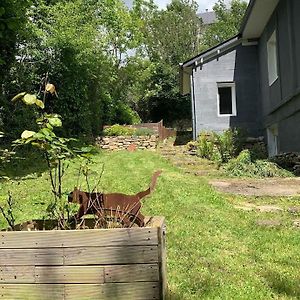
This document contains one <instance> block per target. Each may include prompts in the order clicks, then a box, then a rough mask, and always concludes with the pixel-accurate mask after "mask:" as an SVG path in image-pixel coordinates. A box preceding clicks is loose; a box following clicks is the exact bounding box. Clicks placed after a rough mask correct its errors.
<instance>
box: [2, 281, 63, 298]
mask: <svg viewBox="0 0 300 300" xmlns="http://www.w3.org/2000/svg"><path fill="white" fill-rule="evenodd" d="M64 290H65V288H64V285H63V284H0V298H1V299H5V300H42V299H43V300H56V299H57V300H58V299H61V300H62V299H64Z"/></svg>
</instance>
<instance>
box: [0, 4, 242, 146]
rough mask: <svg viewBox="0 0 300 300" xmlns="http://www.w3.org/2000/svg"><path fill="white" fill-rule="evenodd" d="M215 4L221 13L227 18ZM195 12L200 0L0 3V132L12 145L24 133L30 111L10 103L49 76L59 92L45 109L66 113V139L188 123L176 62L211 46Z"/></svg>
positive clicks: (29, 117) (49, 111) (31, 114)
mask: <svg viewBox="0 0 300 300" xmlns="http://www.w3.org/2000/svg"><path fill="white" fill-rule="evenodd" d="M237 2H239V1H237V0H234V1H233V4H232V6H234V7H235V5H236V3H237ZM218 3H219V4H218V5H219V7H218V6H216V7H215V9H217V8H218V11H220V13H219V14H218V16H219V15H222V14H225V15H226V16H227V15H228V14H227V8H226V7H225V6H224V5H223V4H222V3H223V1H221V0H220V1H219V2H218ZM197 9H198V7H197V3H196V1H194V0H192V1H185V0H173V1H172V2H171V3H170V4H168V5H167V7H166V9H164V10H160V9H159V8H158V7H157V6H156V5H155V4H154V3H153V2H152V1H142V0H134V1H133V5H132V8H131V9H129V8H128V7H126V5H125V4H124V1H122V0H116V1H109V0H104V1H98V0H96V1H85V0H72V1H71V0H55V1H54V0H51V1H50V0H49V1H46V0H24V1H16V0H4V1H1V4H0V66H1V70H0V82H1V86H0V108H1V110H0V130H1V131H4V132H5V133H6V136H7V139H9V140H12V139H15V138H17V137H19V136H20V134H21V132H22V129H23V128H25V127H28V125H29V124H28V123H27V122H28V121H27V120H29V119H31V118H32V117H33V112H32V110H30V109H29V108H28V107H25V106H22V105H17V106H13V104H12V103H10V99H11V98H12V97H13V96H14V95H16V94H17V93H18V92H19V91H23V90H27V91H30V90H32V91H33V90H34V91H36V90H38V89H39V87H40V83H41V78H45V77H46V76H48V77H49V78H50V79H51V82H52V83H53V84H54V85H55V86H56V87H57V88H58V90H59V91H60V92H59V97H58V98H57V99H55V101H54V99H52V98H51V97H50V99H48V108H47V112H48V113H52V112H53V111H55V112H56V113H57V114H59V115H61V117H62V120H63V122H64V128H63V129H61V130H62V131H64V135H65V136H77V137H78V136H85V137H86V136H88V137H90V136H97V135H98V134H99V133H100V132H101V130H102V127H103V125H109V124H116V123H118V124H133V123H138V122H140V121H141V119H142V121H145V122H148V121H153V122H156V121H160V120H161V119H164V122H165V124H167V125H172V124H177V123H178V122H179V121H180V120H182V119H189V120H190V119H191V109H190V104H189V99H188V98H187V97H183V96H181V95H180V93H179V87H178V80H177V76H178V64H179V63H181V62H183V61H185V60H187V59H189V58H191V57H193V56H195V55H197V54H198V53H199V52H201V51H202V50H203V49H205V48H207V47H209V46H210V42H208V39H204V37H203V31H204V29H203V26H202V22H201V20H200V19H199V17H198V16H197ZM236 11H237V10H236V9H234V10H232V11H230V13H229V15H230V16H231V17H232V16H234V14H235V13H236ZM239 14H240V15H242V12H239ZM226 18H227V17H226ZM226 20H227V19H226ZM239 22H240V20H239V19H238V21H236V22H234V24H235V25H234V26H235V27H237V26H238V23H239ZM223 23H224V22H223ZM225 23H226V24H227V25H228V26H229V24H232V22H225ZM179 24H184V26H178V25H179ZM214 30H216V28H215V29H213V30H212V31H214ZM222 30H223V31H224V28H223V29H222ZM209 31H211V30H209ZM207 32H208V31H207ZM227 34H229V33H228V32H227ZM230 34H231V31H230ZM211 35H212V36H215V34H214V33H211Z"/></svg>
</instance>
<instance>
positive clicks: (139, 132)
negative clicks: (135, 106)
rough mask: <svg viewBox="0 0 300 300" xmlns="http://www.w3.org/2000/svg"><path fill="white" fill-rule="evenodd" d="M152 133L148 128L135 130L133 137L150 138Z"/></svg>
mask: <svg viewBox="0 0 300 300" xmlns="http://www.w3.org/2000/svg"><path fill="white" fill-rule="evenodd" d="M153 134H154V131H153V130H152V129H150V128H137V129H136V130H135V132H134V134H133V135H136V136H150V135H153Z"/></svg>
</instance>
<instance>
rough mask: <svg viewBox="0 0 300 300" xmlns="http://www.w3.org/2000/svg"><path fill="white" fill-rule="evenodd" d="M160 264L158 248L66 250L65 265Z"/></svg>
mask: <svg viewBox="0 0 300 300" xmlns="http://www.w3.org/2000/svg"><path fill="white" fill-rule="evenodd" d="M155 262H158V249H157V246H124V247H79V248H64V265H111V264H138V263H155Z"/></svg>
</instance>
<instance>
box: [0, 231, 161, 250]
mask: <svg viewBox="0 0 300 300" xmlns="http://www.w3.org/2000/svg"><path fill="white" fill-rule="evenodd" d="M157 243H158V237H157V230H156V228H146V227H145V228H115V229H86V230H68V231H67V230H66V231H63V230H53V231H27V232H26V231H11V232H1V233H0V249H5V248H6V249H7V248H18V249H20V248H47V247H51V248H56V247H86V246H96V247H104V246H130V245H157Z"/></svg>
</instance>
